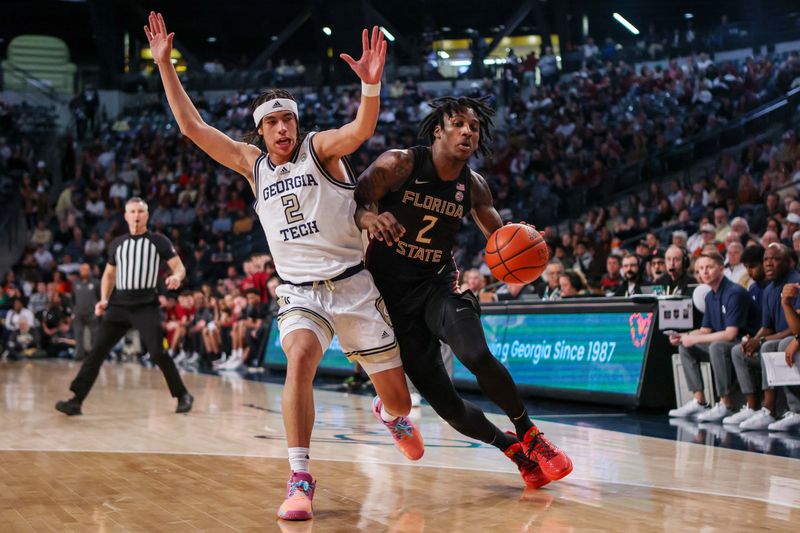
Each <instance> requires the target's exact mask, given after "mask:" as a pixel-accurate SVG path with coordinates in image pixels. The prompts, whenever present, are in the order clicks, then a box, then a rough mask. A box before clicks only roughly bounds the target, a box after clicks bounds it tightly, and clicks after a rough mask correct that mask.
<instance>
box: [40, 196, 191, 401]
mask: <svg viewBox="0 0 800 533" xmlns="http://www.w3.org/2000/svg"><path fill="white" fill-rule="evenodd" d="M148 216H149V213H148V210H147V204H146V203H145V201H144V200H142V199H141V198H137V197H134V198H131V199H130V200H128V201H127V203H126V204H125V221H126V222H127V223H128V228H129V230H130V233H129V234H128V235H122V236H120V237H117V238H116V239H114V240H113V241H112V242H111V246H110V247H109V250H108V264H107V265H106V269H105V271H104V272H103V279H102V280H101V282H100V301H99V302H97V304H96V305H95V308H94V312H95V314H96V315H97V316H103V315H105V317H104V318H103V319H102V321H101V323H100V327H99V331H98V333H97V341H96V342H95V343H94V346H93V347H92V349H91V351H90V352H89V355H88V356H87V357H86V359H85V360H84V361H83V364H82V365H81V369H80V372H78V375H77V376H76V377H75V379H74V380H73V381H72V384H71V385H70V390H71V391H72V392H73V393H74V394H75V396H74V397H73V398H71V399H69V400H66V401H64V400H62V401H59V402H58V403H56V409H57V410H59V411H61V412H62V413H64V414H66V415H69V416H73V415H79V414H81V404H82V403H83V400H84V399H86V396H87V395H88V394H89V391H90V390H91V388H92V385H94V381H95V379H97V374H98V373H99V372H100V366H101V365H102V364H103V361H105V359H106V357H107V356H108V353H109V352H110V351H111V348H113V347H114V345H115V344H116V343H117V342H118V341H119V340H120V339H121V338H122V336H123V335H125V332H127V331H128V330H129V329H130V328H135V329H137V330H139V335H140V336H141V339H142V343H143V344H144V348H145V349H146V350H147V352H148V353H149V354H150V358H151V360H152V361H154V362H155V363H156V364H157V365H158V367H159V368H160V369H161V372H162V373H163V374H164V378H165V379H166V380H167V385H168V386H169V391H170V393H171V394H172V396H173V397H174V398H178V407H177V409H176V410H175V412H176V413H188V412H189V411H190V410H191V409H192V402H193V400H194V398H193V397H192V395H191V394H189V391H188V390H186V386H185V385H184V384H183V381H182V380H181V377H180V375H179V374H178V369H177V368H175V363H174V362H173V361H172V359H171V358H170V357H169V356H168V355H167V354H166V353H164V348H163V340H164V335H163V332H162V329H161V317H160V313H159V307H158V293H157V291H156V285H157V282H158V271H159V268H160V266H161V263H162V261H166V262H167V265H169V268H170V270H171V272H172V274H171V275H170V276H169V277H167V279H166V280H165V282H166V285H167V288H168V289H170V290H174V289H177V288H178V287H180V284H181V281H183V278H184V277H186V269H185V268H184V266H183V262H181V259H180V257H178V255H177V254H176V253H175V248H174V247H173V246H172V243H171V242H170V241H169V239H167V238H166V237H165V236H164V235H161V234H160V233H150V232H148V231H147V219H148Z"/></svg>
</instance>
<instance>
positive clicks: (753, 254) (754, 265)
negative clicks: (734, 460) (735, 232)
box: [742, 244, 769, 324]
mask: <svg viewBox="0 0 800 533" xmlns="http://www.w3.org/2000/svg"><path fill="white" fill-rule="evenodd" d="M742 264H743V265H744V268H745V269H746V270H747V276H748V277H749V278H750V280H751V283H750V287H748V289H747V292H749V293H750V297H751V298H752V299H753V301H754V302H755V304H756V310H757V311H758V313H757V314H758V323H759V324H761V303H762V296H763V295H764V289H766V288H767V285H769V281H767V277H766V276H765V275H764V247H763V246H761V245H760V244H754V245H751V246H748V247H747V248H745V249H744V252H742Z"/></svg>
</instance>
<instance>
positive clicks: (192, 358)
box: [186, 352, 200, 365]
mask: <svg viewBox="0 0 800 533" xmlns="http://www.w3.org/2000/svg"><path fill="white" fill-rule="evenodd" d="M199 359H200V354H199V353H197V352H192V355H190V356H189V357H188V358H187V359H186V364H188V365H193V364H194V363H196V362H197V361H198V360H199Z"/></svg>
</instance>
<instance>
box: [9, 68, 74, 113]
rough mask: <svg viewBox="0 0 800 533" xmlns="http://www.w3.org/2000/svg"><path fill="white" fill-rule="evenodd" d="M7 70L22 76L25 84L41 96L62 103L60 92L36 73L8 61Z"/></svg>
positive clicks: (52, 102)
mask: <svg viewBox="0 0 800 533" xmlns="http://www.w3.org/2000/svg"><path fill="white" fill-rule="evenodd" d="M5 67H6V70H8V71H11V72H13V73H14V74H16V75H17V76H19V77H20V78H23V79H24V80H25V85H26V86H27V87H30V88H31V89H33V90H34V91H35V92H37V93H39V94H40V95H41V96H44V97H45V98H46V99H47V100H49V102H50V103H51V104H61V103H62V102H61V97H60V96H59V94H58V92H57V91H56V90H55V89H53V88H52V87H50V86H49V85H48V84H47V83H45V82H44V81H42V80H41V79H39V78H37V77H36V76H35V75H34V74H32V73H31V72H30V71H28V70H26V69H24V68H22V67H19V66H17V65H14V64H13V63H11V62H9V61H7V62H6V63H5Z"/></svg>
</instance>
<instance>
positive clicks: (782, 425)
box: [767, 411, 800, 431]
mask: <svg viewBox="0 0 800 533" xmlns="http://www.w3.org/2000/svg"><path fill="white" fill-rule="evenodd" d="M796 427H800V414H798V413H793V412H792V411H786V412H785V413H784V414H783V417H782V418H781V419H780V420H778V421H777V422H773V423H772V424H770V425H769V426H767V428H768V429H769V430H770V431H790V430H791V429H792V428H796Z"/></svg>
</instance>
